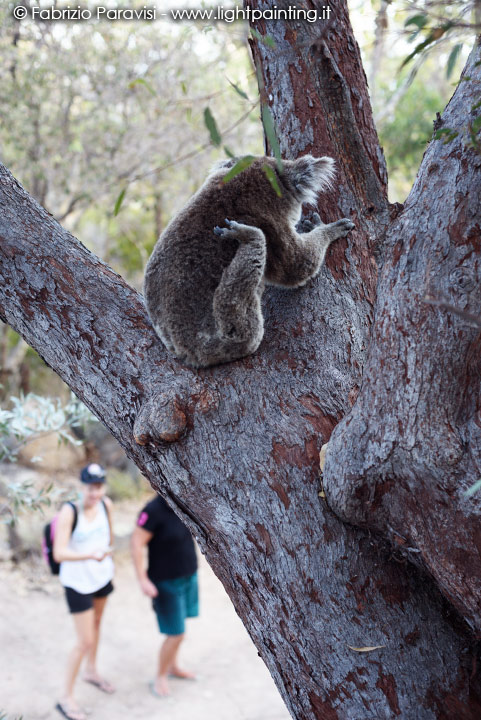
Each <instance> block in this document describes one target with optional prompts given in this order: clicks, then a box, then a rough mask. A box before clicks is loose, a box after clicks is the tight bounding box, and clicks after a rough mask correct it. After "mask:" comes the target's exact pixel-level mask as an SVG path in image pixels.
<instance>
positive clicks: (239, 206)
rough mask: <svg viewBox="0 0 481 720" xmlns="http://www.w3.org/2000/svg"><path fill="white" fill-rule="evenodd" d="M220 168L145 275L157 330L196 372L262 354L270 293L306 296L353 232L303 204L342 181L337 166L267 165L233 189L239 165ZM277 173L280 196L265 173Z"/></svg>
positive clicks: (269, 161) (308, 162) (174, 224)
mask: <svg viewBox="0 0 481 720" xmlns="http://www.w3.org/2000/svg"><path fill="white" fill-rule="evenodd" d="M235 162H236V161H235V160H226V161H224V162H221V163H218V164H216V165H215V166H214V167H213V168H212V170H211V172H210V174H209V175H208V177H207V179H206V181H205V182H204V184H203V185H202V187H201V188H200V190H198V192H197V193H196V194H195V195H194V196H193V197H192V198H191V200H190V201H189V202H188V204H187V205H186V206H185V207H184V209H183V210H181V211H180V213H179V214H178V215H177V216H176V217H175V218H174V219H173V220H172V221H171V222H170V224H169V225H168V226H167V227H166V229H165V230H164V232H163V233H162V235H161V236H160V238H159V240H158V242H157V244H156V246H155V248H154V250H153V252H152V255H151V257H150V259H149V261H148V264H147V267H146V270H145V280H144V295H145V301H146V306H147V311H148V313H149V316H150V319H151V321H152V324H153V326H154V329H155V331H156V333H157V334H158V336H159V337H160V339H161V340H162V342H163V343H164V345H165V346H166V348H167V349H168V350H169V351H171V352H172V353H173V354H174V355H175V356H177V358H179V360H182V361H183V362H185V363H187V364H189V365H191V366H193V367H208V366H210V365H217V364H220V363H226V362H230V361H233V360H237V359H239V358H242V357H245V356H246V355H249V354H251V353H253V352H255V351H256V350H257V348H258V347H259V344H260V342H261V340H262V336H263V334H264V319H263V316H262V310H261V298H262V293H263V292H264V288H265V285H266V284H269V285H277V286H279V287H283V288H298V287H300V286H302V285H305V283H306V282H307V281H308V280H309V279H310V278H313V277H314V276H315V275H317V273H318V272H319V269H320V267H321V265H322V263H323V260H324V256H325V254H326V250H327V248H328V247H329V245H330V244H331V242H333V240H336V239H338V238H341V237H345V236H346V235H347V234H348V233H349V231H350V230H352V228H353V227H354V224H353V223H352V222H351V221H350V220H349V219H347V218H343V219H342V220H338V221H337V222H333V223H330V224H329V225H324V224H323V223H322V222H321V221H320V218H319V216H317V218H316V222H318V225H317V226H314V225H313V224H312V223H310V222H307V224H306V223H304V227H303V228H302V229H304V230H305V229H307V230H308V232H305V233H303V234H302V233H301V234H299V233H298V232H297V231H296V223H298V222H299V218H300V215H301V206H302V204H303V203H310V204H312V203H314V202H315V201H316V198H317V195H318V193H320V192H321V191H322V190H323V189H325V188H326V187H328V186H329V184H330V182H331V180H332V178H333V176H334V161H333V160H332V158H329V157H321V158H315V157H312V156H311V155H305V156H303V157H300V158H298V159H297V160H284V161H283V170H282V172H279V170H278V168H277V164H276V161H275V160H274V159H273V158H268V157H258V158H256V159H255V160H254V161H253V162H252V164H251V165H250V166H249V167H248V168H247V169H246V170H244V171H243V172H242V173H240V174H238V175H236V176H235V177H234V178H232V179H231V180H229V181H228V182H226V183H223V181H222V180H223V177H224V175H226V173H227V172H228V171H229V169H230V168H231V167H232V166H233V165H234V164H235ZM266 165H267V166H269V167H270V168H271V169H272V171H273V172H274V173H275V174H276V178H277V182H278V185H279V187H280V190H281V192H282V195H281V197H279V196H278V195H277V193H276V192H275V190H274V188H273V187H272V184H271V183H270V181H269V180H268V178H267V176H266V173H265V170H264V167H265V166H266Z"/></svg>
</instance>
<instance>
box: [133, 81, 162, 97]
mask: <svg viewBox="0 0 481 720" xmlns="http://www.w3.org/2000/svg"><path fill="white" fill-rule="evenodd" d="M136 85H143V86H144V87H145V88H147V90H148V91H149V93H150V94H151V95H157V93H156V92H155V90H154V88H153V87H152V85H151V84H150V83H148V82H147V80H144V78H137V79H136V80H132V82H130V83H129V90H132V89H133V88H134V87H135V86H136Z"/></svg>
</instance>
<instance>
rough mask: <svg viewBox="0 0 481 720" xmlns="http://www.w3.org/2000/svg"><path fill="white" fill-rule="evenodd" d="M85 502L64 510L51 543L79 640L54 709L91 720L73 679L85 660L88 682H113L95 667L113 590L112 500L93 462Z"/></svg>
mask: <svg viewBox="0 0 481 720" xmlns="http://www.w3.org/2000/svg"><path fill="white" fill-rule="evenodd" d="M80 479H81V481H82V502H81V503H80V504H79V505H76V506H75V507H76V510H77V517H76V521H75V511H74V508H73V507H72V505H71V504H70V503H66V504H65V505H64V506H63V507H62V509H61V510H60V513H59V516H58V521H57V526H56V530H55V540H54V546H53V556H54V559H55V560H56V561H57V562H59V563H60V582H61V583H62V585H63V586H64V588H65V595H66V599H67V604H68V606H69V610H70V612H71V613H72V617H73V619H74V624H75V630H76V635H77V643H76V645H75V647H74V649H73V650H72V652H71V653H70V656H69V660H68V663H67V675H66V682H65V692H64V695H63V698H62V699H61V700H60V702H59V703H57V705H56V709H57V710H58V711H59V712H60V713H61V714H62V715H63V716H64V717H66V718H69V719H70V720H87V716H86V714H85V712H84V711H83V710H81V708H80V707H79V705H78V704H77V702H76V701H75V699H74V697H73V689H74V684H75V680H76V678H77V675H78V672H79V670H80V665H81V663H82V660H83V659H84V658H85V659H86V664H85V673H84V676H83V677H84V680H86V681H87V682H89V683H92V684H93V685H95V686H96V687H98V688H99V690H102V691H103V692H106V693H112V692H114V688H113V686H112V685H111V684H110V683H109V682H108V681H107V680H105V679H104V678H102V677H101V676H100V675H99V673H98V671H97V666H96V656H97V647H98V641H99V630H100V622H101V620H102V615H103V612H104V609H105V603H106V602H107V596H108V595H109V594H110V593H111V592H112V590H113V585H112V578H113V575H114V564H113V561H112V557H111V555H112V501H111V500H110V499H109V498H107V497H105V471H104V470H103V468H102V467H100V465H97V464H96V463H91V464H90V465H88V466H87V467H85V468H84V469H83V470H82V472H81V474H80Z"/></svg>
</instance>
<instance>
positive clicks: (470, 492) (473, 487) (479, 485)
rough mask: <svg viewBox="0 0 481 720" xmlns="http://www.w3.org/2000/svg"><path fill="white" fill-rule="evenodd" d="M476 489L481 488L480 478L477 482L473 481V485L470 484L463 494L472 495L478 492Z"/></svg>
mask: <svg viewBox="0 0 481 720" xmlns="http://www.w3.org/2000/svg"><path fill="white" fill-rule="evenodd" d="M478 490H481V480H478V482H475V483H474V485H471V487H470V488H468V489H467V490H466V492H465V493H464V494H465V496H466V497H471V495H474V493H476V492H478Z"/></svg>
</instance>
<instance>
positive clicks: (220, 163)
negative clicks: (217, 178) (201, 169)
mask: <svg viewBox="0 0 481 720" xmlns="http://www.w3.org/2000/svg"><path fill="white" fill-rule="evenodd" d="M237 160H238V158H223V159H222V160H217V162H215V163H214V164H213V165H212V167H211V169H210V170H209V174H208V175H207V178H210V177H212V176H213V175H216V174H217V173H218V172H220V171H221V170H228V169H229V168H231V167H234V165H235V164H236V162H237Z"/></svg>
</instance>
